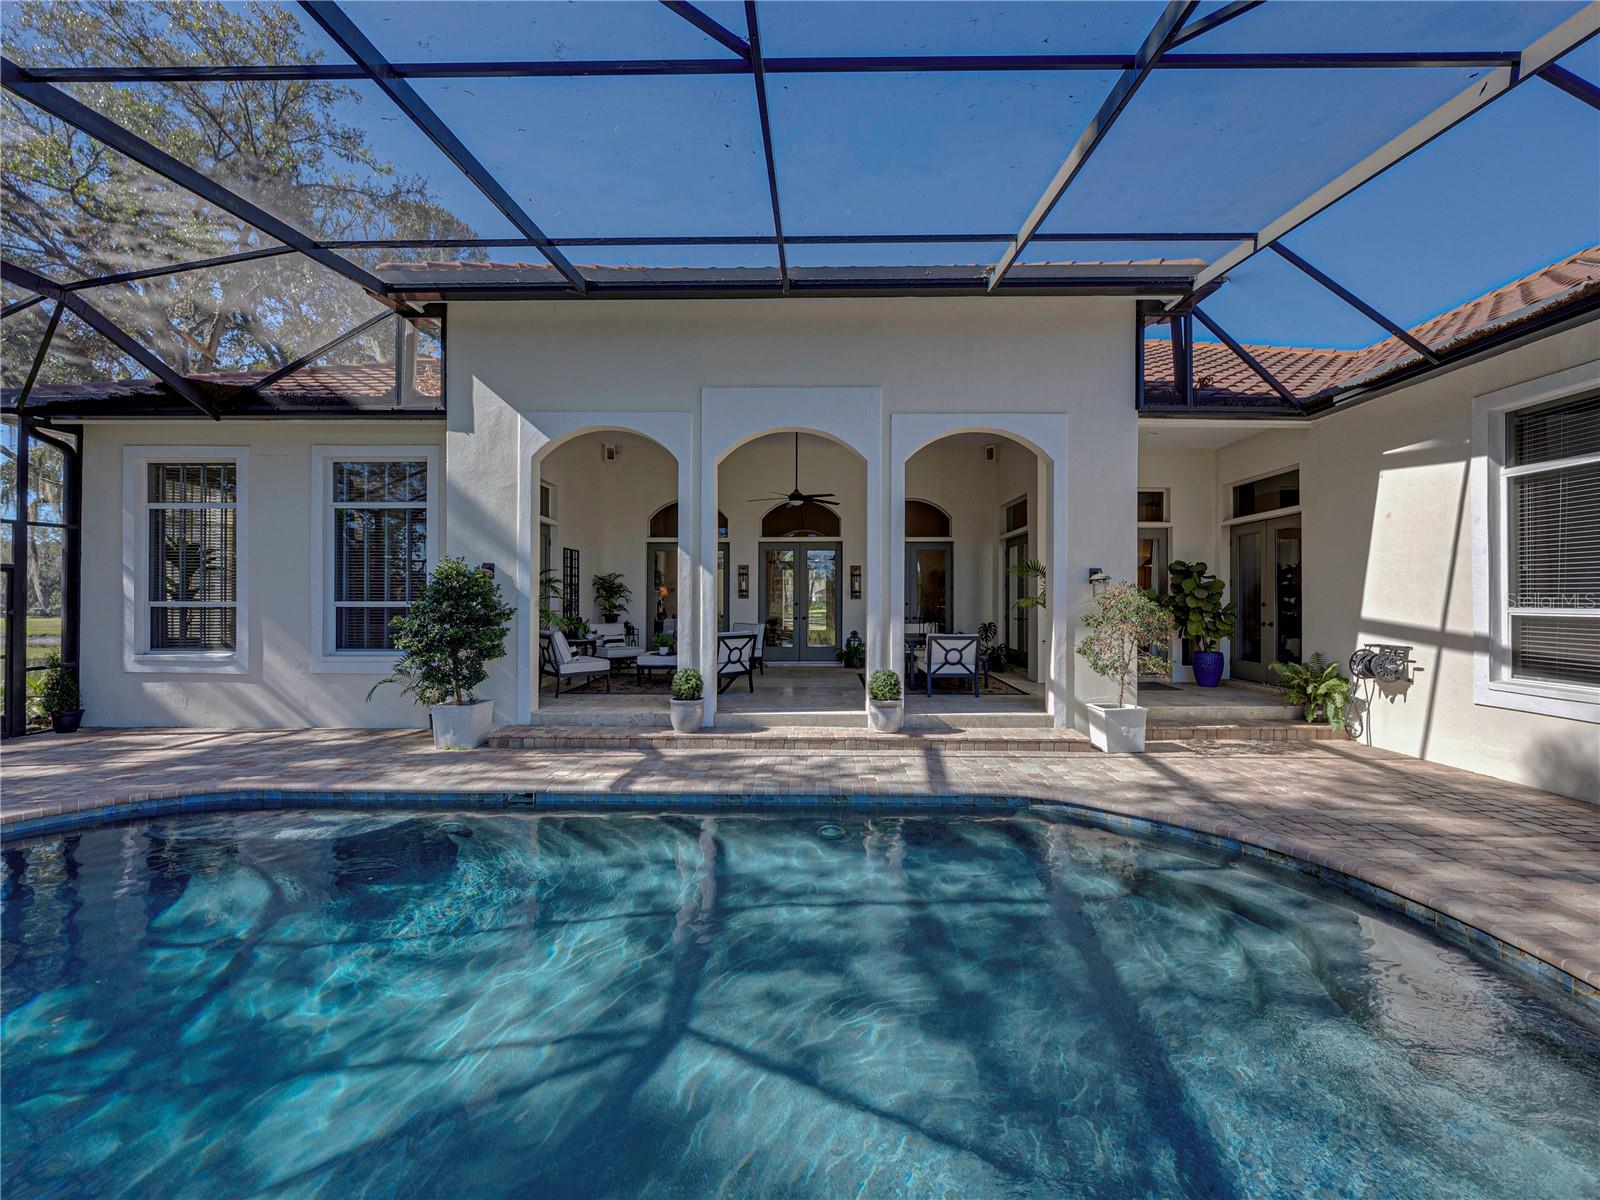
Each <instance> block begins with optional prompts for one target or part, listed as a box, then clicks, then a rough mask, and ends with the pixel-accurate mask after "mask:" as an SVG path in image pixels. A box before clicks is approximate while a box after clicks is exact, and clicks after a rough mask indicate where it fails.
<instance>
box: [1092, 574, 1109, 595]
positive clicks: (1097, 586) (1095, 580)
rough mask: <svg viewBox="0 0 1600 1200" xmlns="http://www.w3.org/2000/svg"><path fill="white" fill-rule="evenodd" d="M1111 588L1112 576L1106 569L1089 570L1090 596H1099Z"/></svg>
mask: <svg viewBox="0 0 1600 1200" xmlns="http://www.w3.org/2000/svg"><path fill="white" fill-rule="evenodd" d="M1110 586H1111V576H1109V575H1107V574H1106V569H1105V568H1104V567H1090V568H1089V594H1090V595H1091V596H1098V595H1099V594H1100V593H1101V592H1103V591H1105V590H1106V588H1108V587H1110Z"/></svg>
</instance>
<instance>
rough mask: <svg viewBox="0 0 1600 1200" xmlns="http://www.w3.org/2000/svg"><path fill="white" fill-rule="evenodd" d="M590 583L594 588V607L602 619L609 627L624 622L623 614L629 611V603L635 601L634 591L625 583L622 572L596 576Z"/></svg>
mask: <svg viewBox="0 0 1600 1200" xmlns="http://www.w3.org/2000/svg"><path fill="white" fill-rule="evenodd" d="M590 582H591V583H592V584H593V586H594V606H595V608H596V609H598V610H599V612H600V619H601V620H602V621H604V622H605V623H606V624H608V625H612V624H615V623H616V622H618V621H620V620H622V614H623V613H625V612H627V611H628V601H630V600H632V599H633V589H632V588H630V587H629V586H628V585H627V583H625V582H624V581H623V578H622V572H620V571H612V572H610V573H608V574H605V575H596V576H595V577H594V579H593V580H591V581H590Z"/></svg>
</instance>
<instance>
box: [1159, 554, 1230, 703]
mask: <svg viewBox="0 0 1600 1200" xmlns="http://www.w3.org/2000/svg"><path fill="white" fill-rule="evenodd" d="M1167 574H1168V576H1169V578H1170V579H1171V580H1172V590H1171V591H1169V592H1168V593H1167V595H1166V597H1165V598H1164V599H1163V601H1162V604H1163V605H1164V606H1165V607H1166V609H1167V611H1168V612H1170V613H1171V614H1172V619H1173V621H1174V622H1175V623H1176V625H1177V627H1178V633H1179V635H1180V636H1182V637H1183V638H1185V639H1186V640H1187V641H1188V642H1189V644H1190V646H1191V648H1192V649H1191V651H1190V654H1189V664H1190V666H1192V667H1193V668H1194V681H1195V683H1197V684H1199V685H1200V686H1201V687H1206V688H1213V687H1216V686H1217V685H1218V684H1219V683H1221V682H1222V663H1223V659H1222V652H1221V651H1220V650H1218V649H1217V645H1218V643H1219V642H1221V641H1222V639H1223V638H1225V637H1232V636H1233V624H1234V618H1235V616H1236V614H1237V613H1238V609H1239V606H1238V605H1237V604H1236V603H1234V602H1233V601H1232V600H1230V601H1228V603H1226V604H1224V603H1223V602H1222V593H1223V591H1224V590H1225V588H1226V586H1227V585H1226V584H1224V583H1223V582H1222V580H1220V579H1218V578H1217V577H1216V576H1215V575H1209V574H1207V573H1206V564H1205V563H1203V562H1193V563H1191V562H1182V561H1180V560H1174V561H1173V563H1172V565H1171V566H1169V567H1168V568H1167Z"/></svg>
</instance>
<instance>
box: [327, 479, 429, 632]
mask: <svg viewBox="0 0 1600 1200" xmlns="http://www.w3.org/2000/svg"><path fill="white" fill-rule="evenodd" d="M427 500H428V464H427V463H426V462H419V461H410V460H406V461H394V460H382V461H377V462H368V461H364V460H355V461H345V462H335V463H334V464H333V628H334V635H333V648H334V650H335V651H339V650H392V649H394V634H393V632H392V631H391V630H390V628H389V623H390V622H391V621H393V620H394V618H395V617H398V616H402V615H404V613H405V611H406V609H407V608H408V607H409V606H410V604H411V601H412V599H413V597H415V596H416V594H417V592H418V591H419V590H421V588H422V585H423V584H424V583H425V582H427V578H428V510H427V507H426V505H427Z"/></svg>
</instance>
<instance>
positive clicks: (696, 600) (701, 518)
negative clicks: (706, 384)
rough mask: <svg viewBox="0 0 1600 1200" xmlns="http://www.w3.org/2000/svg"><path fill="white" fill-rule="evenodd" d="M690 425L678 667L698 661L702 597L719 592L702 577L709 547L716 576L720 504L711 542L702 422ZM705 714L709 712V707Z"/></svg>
mask: <svg viewBox="0 0 1600 1200" xmlns="http://www.w3.org/2000/svg"><path fill="white" fill-rule="evenodd" d="M690 425H691V428H692V430H693V434H692V436H691V438H690V446H691V450H690V452H689V453H686V454H680V455H679V456H678V665H679V666H680V667H692V666H694V665H695V664H696V662H697V661H698V658H699V648H700V646H701V645H703V644H704V628H705V614H704V612H703V611H702V605H703V602H704V601H703V598H704V597H705V596H706V595H707V594H708V593H715V591H716V587H715V582H716V580H715V578H713V580H712V584H713V586H712V587H710V588H707V587H706V586H705V583H704V581H703V575H704V567H705V563H704V557H705V554H704V548H705V547H706V546H708V545H709V546H711V547H712V560H711V570H712V572H713V576H714V575H715V572H716V557H715V554H716V550H715V547H716V544H717V505H716V500H715V497H714V496H713V499H712V502H711V538H710V541H709V542H708V541H707V540H706V535H705V528H704V524H705V514H704V513H703V512H702V509H703V507H704V503H703V497H702V493H703V491H704V489H703V487H702V486H701V479H702V476H701V471H700V436H699V435H700V422H699V420H698V419H696V420H694V421H692V422H691V423H690ZM716 604H717V602H716V598H715V595H714V594H713V595H712V600H711V623H712V628H713V629H714V628H715V627H716V620H717V607H716ZM707 690H708V691H709V690H710V689H709V688H708V689H707ZM706 711H707V712H708V713H709V712H710V707H709V705H708V707H707V710H706Z"/></svg>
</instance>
